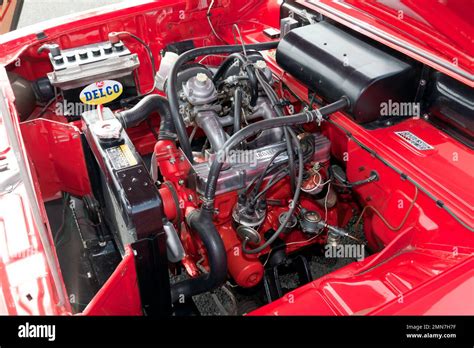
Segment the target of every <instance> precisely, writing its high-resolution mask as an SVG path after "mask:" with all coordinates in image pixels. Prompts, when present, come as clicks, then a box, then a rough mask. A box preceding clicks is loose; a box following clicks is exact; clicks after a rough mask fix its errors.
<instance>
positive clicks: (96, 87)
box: [79, 80, 123, 105]
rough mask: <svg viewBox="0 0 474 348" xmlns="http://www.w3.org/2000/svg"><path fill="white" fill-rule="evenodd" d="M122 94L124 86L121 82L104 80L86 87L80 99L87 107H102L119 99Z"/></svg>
mask: <svg viewBox="0 0 474 348" xmlns="http://www.w3.org/2000/svg"><path fill="white" fill-rule="evenodd" d="M122 92H123V86H122V84H121V83H120V82H118V81H114V80H104V81H99V82H96V83H92V84H90V85H89V86H87V87H85V88H84V89H83V90H82V91H81V94H80V96H79V98H80V99H81V101H82V102H83V103H84V104H87V105H101V104H107V103H110V102H111V101H113V100H115V99H117V98H118V97H120V95H121V94H122Z"/></svg>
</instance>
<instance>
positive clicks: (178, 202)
mask: <svg viewBox="0 0 474 348" xmlns="http://www.w3.org/2000/svg"><path fill="white" fill-rule="evenodd" d="M155 156H156V164H157V166H158V168H159V170H160V172H161V175H162V176H163V179H164V183H163V184H162V186H161V188H160V194H161V196H162V198H163V205H164V210H165V214H166V216H167V218H168V219H169V220H170V221H172V222H173V223H174V224H175V226H176V227H177V230H178V233H179V235H180V239H181V241H182V243H183V246H184V248H185V251H186V256H185V258H184V260H183V264H184V267H185V268H186V270H187V272H188V273H189V275H190V276H196V275H197V274H198V273H199V267H204V268H206V267H207V258H206V256H205V255H206V254H205V249H204V247H203V246H202V244H201V242H200V240H199V239H198V238H197V237H196V238H195V237H194V236H193V232H192V231H191V230H190V229H188V227H187V226H186V224H184V223H183V221H184V217H185V216H186V215H187V214H188V213H189V212H190V211H191V210H193V209H198V208H199V205H200V204H199V203H200V202H199V198H198V196H197V194H196V192H195V191H193V190H191V189H189V188H188V187H187V186H186V180H187V178H188V177H189V176H190V170H191V165H190V163H189V162H188V161H187V159H186V157H185V156H184V154H183V153H182V152H181V150H179V149H178V148H177V147H176V145H175V144H174V142H173V141H168V140H165V141H159V142H157V144H156V145H155ZM327 164H328V163H321V165H322V167H323V169H322V170H321V172H322V173H323V174H322V175H321V177H322V178H319V179H320V180H321V179H322V180H324V176H326V173H325V169H324V168H325V166H327ZM310 181H312V178H309V179H307V182H310ZM310 184H311V183H309V184H308V185H310ZM328 189H329V190H332V189H331V188H328ZM290 192H291V190H290V182H289V178H286V179H284V180H282V181H281V182H279V183H278V184H277V185H275V186H274V187H272V188H271V189H270V190H269V191H268V193H267V202H271V204H270V203H269V204H268V208H267V215H266V218H265V221H264V222H263V224H262V225H261V226H260V228H259V230H258V231H259V233H260V234H261V239H262V240H264V238H263V234H264V233H265V232H266V231H269V230H277V228H278V226H279V224H280V222H279V216H280V215H281V214H282V213H284V212H286V211H287V210H288V209H289V205H290V204H291V198H292V195H291V193H290ZM318 202H319V203H318ZM323 202H324V199H323V200H319V201H318V200H315V199H314V197H312V196H311V195H305V194H304V193H303V195H302V196H301V199H300V202H299V207H300V208H305V209H307V210H310V211H316V212H318V213H319V214H320V216H322V217H323V218H325V217H326V221H327V222H328V223H329V224H332V225H341V224H344V223H345V222H347V220H348V218H349V217H350V215H351V214H350V212H351V210H350V209H347V208H349V206H348V205H347V204H344V203H343V204H337V205H336V204H334V203H333V204H330V205H329V207H328V209H325V208H324V205H323ZM236 203H237V192H235V191H234V192H229V193H225V194H221V195H218V196H217V197H216V202H215V207H216V211H215V218H214V223H215V225H216V227H217V229H218V231H219V234H220V236H221V238H222V240H223V242H224V245H225V248H226V251H227V261H228V270H229V273H230V275H231V277H232V278H233V279H234V281H235V282H236V283H237V284H238V285H239V286H241V287H244V288H249V287H253V286H255V285H257V284H258V283H259V282H260V281H261V280H262V277H263V273H264V265H263V264H262V261H261V258H262V256H263V255H266V254H268V253H269V251H270V248H267V249H266V250H264V251H262V252H261V253H260V254H256V255H248V254H244V253H243V252H242V240H241V239H239V237H238V235H237V233H236V231H235V229H234V227H233V226H232V210H233V208H234V206H235V204H236ZM177 207H178V208H177ZM344 215H345V217H343V218H342V219H341V218H340V217H341V216H344ZM326 237H327V236H326V235H325V234H320V235H317V236H308V235H306V234H305V233H303V232H302V231H300V230H299V229H298V226H296V227H295V229H294V230H292V231H291V233H288V234H285V233H282V235H281V237H280V238H281V239H283V241H284V242H285V243H286V244H287V247H286V252H287V253H291V252H294V251H296V250H298V249H301V248H303V247H306V246H308V245H310V244H316V243H324V242H325V241H326ZM264 258H265V257H263V258H262V259H264Z"/></svg>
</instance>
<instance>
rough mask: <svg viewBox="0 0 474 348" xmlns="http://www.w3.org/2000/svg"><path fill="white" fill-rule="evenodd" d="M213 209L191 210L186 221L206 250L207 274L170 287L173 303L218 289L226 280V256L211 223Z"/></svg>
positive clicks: (220, 240)
mask: <svg viewBox="0 0 474 348" xmlns="http://www.w3.org/2000/svg"><path fill="white" fill-rule="evenodd" d="M213 214H214V209H212V210H209V209H206V208H203V209H201V210H199V211H198V210H193V211H192V212H191V213H190V214H188V216H186V221H187V223H188V225H189V226H190V227H191V228H192V229H193V230H194V231H196V232H197V233H198V235H199V237H200V238H201V241H202V242H203V244H204V247H205V249H206V253H207V258H208V263H209V272H208V273H205V274H202V275H200V276H199V277H196V278H191V279H186V280H183V281H181V282H179V283H176V284H173V285H172V286H171V301H172V302H173V303H175V302H177V301H179V300H181V299H187V298H190V297H192V296H195V295H199V294H202V293H204V292H208V291H211V290H214V289H216V288H218V287H220V286H221V285H222V284H224V282H225V281H226V280H227V254H226V251H225V247H224V242H223V241H222V238H221V236H220V235H219V232H217V230H216V226H215V225H214V223H213V222H212V216H213Z"/></svg>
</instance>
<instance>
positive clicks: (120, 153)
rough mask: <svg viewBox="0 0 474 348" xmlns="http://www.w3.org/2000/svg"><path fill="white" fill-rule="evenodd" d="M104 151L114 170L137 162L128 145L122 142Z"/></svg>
mask: <svg viewBox="0 0 474 348" xmlns="http://www.w3.org/2000/svg"><path fill="white" fill-rule="evenodd" d="M106 152H107V155H108V156H109V159H110V162H111V163H112V166H113V167H114V169H115V170H119V169H123V168H128V167H131V166H134V165H137V164H138V162H137V160H136V158H135V157H134V156H133V153H132V150H130V148H129V147H128V145H125V144H124V145H120V146H115V147H111V148H110V149H107V150H106Z"/></svg>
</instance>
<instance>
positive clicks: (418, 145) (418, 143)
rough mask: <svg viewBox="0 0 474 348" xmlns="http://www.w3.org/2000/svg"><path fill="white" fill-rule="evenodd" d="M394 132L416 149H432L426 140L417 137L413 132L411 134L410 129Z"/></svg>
mask: <svg viewBox="0 0 474 348" xmlns="http://www.w3.org/2000/svg"><path fill="white" fill-rule="evenodd" d="M395 134H396V135H398V136H399V137H400V138H402V139H403V140H405V141H406V142H407V143H408V144H410V145H411V146H413V147H414V148H415V149H417V150H421V151H427V150H433V149H434V147H433V146H431V145H430V144H428V143H427V142H426V141H424V140H422V139H420V138H418V137H417V136H416V135H415V134H413V133H412V132H410V131H401V132H395Z"/></svg>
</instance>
